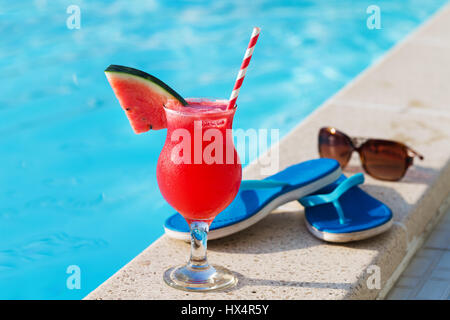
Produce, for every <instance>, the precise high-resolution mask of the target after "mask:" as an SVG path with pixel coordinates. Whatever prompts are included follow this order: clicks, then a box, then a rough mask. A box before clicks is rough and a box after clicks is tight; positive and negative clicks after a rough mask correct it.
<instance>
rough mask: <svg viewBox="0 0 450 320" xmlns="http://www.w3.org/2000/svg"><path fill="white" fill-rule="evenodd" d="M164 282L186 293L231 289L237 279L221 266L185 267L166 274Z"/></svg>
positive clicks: (171, 269)
mask: <svg viewBox="0 0 450 320" xmlns="http://www.w3.org/2000/svg"><path fill="white" fill-rule="evenodd" d="M164 281H165V282H166V283H167V284H168V285H169V286H171V287H172V288H176V289H180V290H184V291H196V292H205V291H215V290H223V289H227V288H231V287H232V286H234V285H236V283H237V278H236V276H234V275H233V274H232V273H231V272H230V271H229V270H228V269H226V268H223V267H220V266H211V265H206V266H204V267H199V266H192V265H189V264H188V265H185V266H180V267H173V268H170V269H169V270H167V271H166V272H165V273H164Z"/></svg>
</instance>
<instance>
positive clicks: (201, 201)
mask: <svg viewBox="0 0 450 320" xmlns="http://www.w3.org/2000/svg"><path fill="white" fill-rule="evenodd" d="M187 102H188V105H186V106H182V107H180V106H179V104H178V103H177V101H176V100H169V101H168V102H167V103H166V105H165V107H164V111H165V114H166V120H167V137H166V143H165V145H164V147H163V150H162V152H161V154H160V156H159V159H158V165H157V169H156V177H157V180H158V185H159V189H160V191H161V194H162V195H163V197H164V198H165V199H166V200H167V202H168V203H169V204H170V205H171V206H172V207H174V208H175V209H176V210H177V211H178V212H179V213H180V214H181V215H183V217H184V218H185V219H186V221H187V222H188V224H189V226H190V228H191V234H192V244H193V246H192V252H191V259H190V261H189V263H188V264H187V265H186V266H182V267H178V268H172V269H170V270H168V271H167V272H166V274H165V275H164V279H165V280H166V282H167V283H168V284H169V285H171V286H173V287H176V288H180V289H184V290H186V289H187V288H188V289H189V290H196V291H198V290H201V291H207V290H214V289H219V288H224V287H228V286H230V285H233V284H234V283H235V281H236V279H235V277H234V276H233V274H232V273H230V272H229V271H228V270H226V269H224V268H221V267H213V266H211V265H209V264H208V261H207V259H206V235H207V232H208V228H209V225H210V223H211V222H212V221H213V220H214V218H215V217H216V216H217V214H219V213H220V212H221V211H223V210H224V209H225V208H226V207H227V206H228V205H229V204H230V203H231V202H232V201H233V199H234V198H235V196H236V194H237V192H238V190H239V186H240V183H241V178H242V168H241V164H240V161H239V158H238V155H237V152H236V149H235V147H234V144H233V137H232V132H231V128H232V123H233V116H234V113H235V110H236V109H235V108H234V109H231V110H228V109H227V104H228V101H227V100H222V101H217V100H216V101H212V100H206V99H198V100H193V99H189V100H187Z"/></svg>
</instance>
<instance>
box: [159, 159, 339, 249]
mask: <svg viewBox="0 0 450 320" xmlns="http://www.w3.org/2000/svg"><path fill="white" fill-rule="evenodd" d="M341 174H342V171H341V168H340V167H337V168H336V170H334V171H332V172H331V173H329V174H327V175H326V176H324V177H322V178H320V179H317V180H316V181H314V182H312V183H310V184H307V185H305V186H302V187H300V188H298V189H295V190H292V191H289V192H287V193H285V194H283V195H281V196H279V197H276V198H274V199H273V200H272V201H270V202H268V203H267V204H266V205H265V206H264V207H262V208H261V210H259V211H258V212H257V213H255V214H254V215H252V216H250V217H249V218H247V219H245V220H242V221H240V222H237V223H235V224H232V225H230V226H226V227H223V228H218V229H213V230H210V231H209V232H208V240H214V239H220V238H223V237H226V236H229V235H232V234H234V233H236V232H239V231H242V230H244V229H247V228H248V227H250V226H252V225H253V224H255V223H257V222H259V221H260V220H262V219H263V218H264V217H266V216H267V215H268V214H269V213H270V212H272V211H273V210H274V209H276V208H278V207H279V206H281V205H283V204H285V203H288V202H291V201H296V200H298V199H300V198H302V197H304V196H306V195H308V194H311V193H313V192H316V191H318V190H320V189H322V188H323V187H324V186H326V185H329V184H331V183H333V182H334V181H336V180H337V179H339V177H340V176H341ZM164 231H165V233H166V234H167V235H168V236H169V237H171V238H174V239H179V240H184V241H190V239H191V236H190V234H189V232H179V231H175V230H172V229H169V228H166V227H164Z"/></svg>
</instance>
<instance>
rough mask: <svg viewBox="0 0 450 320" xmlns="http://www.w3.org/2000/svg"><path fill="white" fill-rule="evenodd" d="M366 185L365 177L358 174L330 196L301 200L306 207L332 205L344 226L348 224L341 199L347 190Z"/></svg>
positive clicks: (324, 195) (322, 195) (343, 182)
mask: <svg viewBox="0 0 450 320" xmlns="http://www.w3.org/2000/svg"><path fill="white" fill-rule="evenodd" d="M362 183H364V175H363V174H362V173H357V174H355V175H353V176H351V177H349V178H347V179H345V180H344V181H342V182H341V183H340V184H339V186H337V188H336V189H334V190H333V191H332V192H331V193H328V194H315V195H312V196H306V197H303V198H301V199H300V200H299V202H300V203H301V204H302V205H303V206H304V207H313V206H318V205H321V204H325V203H332V204H333V206H334V207H335V209H336V212H337V214H338V216H339V223H340V224H344V223H345V222H346V219H345V216H344V211H343V210H342V207H341V204H340V203H339V197H340V196H342V195H343V194H344V193H345V192H347V190H349V189H351V188H353V187H354V186H356V185H360V184H362Z"/></svg>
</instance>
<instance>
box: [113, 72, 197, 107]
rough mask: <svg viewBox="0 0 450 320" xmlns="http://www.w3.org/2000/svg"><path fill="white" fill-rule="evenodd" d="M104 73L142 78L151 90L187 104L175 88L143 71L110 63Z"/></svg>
mask: <svg viewBox="0 0 450 320" xmlns="http://www.w3.org/2000/svg"><path fill="white" fill-rule="evenodd" d="M105 73H106V74H109V73H114V74H118V75H119V74H120V76H121V77H123V78H128V77H132V78H134V79H137V80H143V81H145V82H146V84H147V85H150V86H151V88H152V89H153V90H155V91H159V92H160V94H163V95H165V96H166V97H168V98H175V99H177V100H178V101H179V102H180V103H181V104H182V105H184V106H186V105H187V104H188V103H187V102H186V100H184V99H183V97H182V96H180V95H179V94H178V93H177V92H176V91H175V90H173V89H172V88H171V87H169V86H168V85H167V84H165V83H164V82H162V81H161V80H159V79H158V78H156V77H154V76H152V75H151V74H148V73H146V72H144V71H141V70H138V69H134V68H130V67H125V66H120V65H115V64H112V65H110V66H109V67H108V68H106V70H105Z"/></svg>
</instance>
